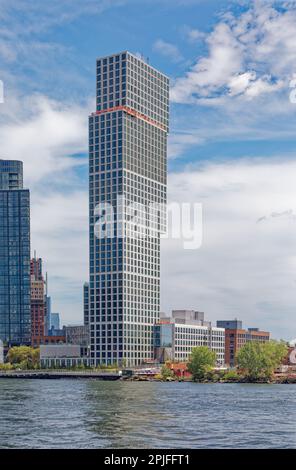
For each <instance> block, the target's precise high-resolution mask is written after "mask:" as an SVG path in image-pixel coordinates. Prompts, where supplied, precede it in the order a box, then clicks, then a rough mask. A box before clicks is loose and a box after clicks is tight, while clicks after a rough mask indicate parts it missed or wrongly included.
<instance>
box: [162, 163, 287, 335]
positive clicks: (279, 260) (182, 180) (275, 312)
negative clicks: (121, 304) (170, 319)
mask: <svg viewBox="0 0 296 470" xmlns="http://www.w3.org/2000/svg"><path fill="white" fill-rule="evenodd" d="M295 174H296V163H295V161H292V160H284V159H281V158H279V159H275V160H269V161H268V160H263V159H257V160H249V159H242V160H233V161H231V160H230V161H228V162H225V163H217V164H213V163H206V164H204V165H203V166H200V167H199V168H193V167H191V168H188V169H187V170H186V169H185V170H184V171H183V172H181V173H172V174H170V175H169V200H170V201H171V202H172V201H179V202H184V201H188V202H200V203H202V204H203V244H202V247H201V248H200V249H198V250H184V249H183V244H182V242H181V241H178V240H162V287H163V292H162V299H163V305H162V308H163V310H164V311H167V312H169V311H170V310H171V309H172V308H194V309H197V310H202V311H205V312H206V316H207V317H208V318H210V319H211V320H212V321H215V320H216V319H224V318H226V319H227V318H234V317H238V318H241V319H242V320H244V323H245V325H246V326H259V327H262V328H267V329H270V330H271V331H272V333H273V335H274V336H275V337H278V338H279V337H285V338H287V339H288V338H289V337H291V335H292V336H293V333H292V332H291V328H293V325H294V323H295V322H294V318H295V304H296V290H295V282H294V280H295V269H296V257H295V249H296V236H295V235H296V221H295V217H294V216H293V215H294V214H295V212H296V191H295ZM265 214H267V217H265V218H264V222H261V223H257V221H258V219H259V218H260V217H262V216H264V215H265ZM295 333H296V330H295ZM294 336H295V334H294Z"/></svg>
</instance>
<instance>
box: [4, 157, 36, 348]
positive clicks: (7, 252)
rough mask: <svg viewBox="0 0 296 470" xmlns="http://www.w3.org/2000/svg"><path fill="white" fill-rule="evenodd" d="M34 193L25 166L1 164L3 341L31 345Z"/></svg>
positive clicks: (12, 163)
mask: <svg viewBox="0 0 296 470" xmlns="http://www.w3.org/2000/svg"><path fill="white" fill-rule="evenodd" d="M30 319H31V310H30V193H29V190H27V189H23V164H22V162H19V161H10V160H9V161H7V160H0V339H1V340H2V341H3V342H4V343H6V344H10V345H19V344H30V333H31V331H30Z"/></svg>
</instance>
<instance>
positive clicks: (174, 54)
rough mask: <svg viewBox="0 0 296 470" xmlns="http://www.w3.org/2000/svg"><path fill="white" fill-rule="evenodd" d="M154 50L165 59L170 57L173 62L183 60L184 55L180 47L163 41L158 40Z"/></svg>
mask: <svg viewBox="0 0 296 470" xmlns="http://www.w3.org/2000/svg"><path fill="white" fill-rule="evenodd" d="M153 48H154V50H155V51H157V52H159V53H160V54H162V55H164V56H165V57H168V58H169V59H171V60H172V61H173V62H179V61H180V60H182V55H181V53H180V51H179V49H178V47H177V46H175V45H174V44H171V43H169V42H166V41H164V40H163V39H158V40H157V41H155V43H154V45H153Z"/></svg>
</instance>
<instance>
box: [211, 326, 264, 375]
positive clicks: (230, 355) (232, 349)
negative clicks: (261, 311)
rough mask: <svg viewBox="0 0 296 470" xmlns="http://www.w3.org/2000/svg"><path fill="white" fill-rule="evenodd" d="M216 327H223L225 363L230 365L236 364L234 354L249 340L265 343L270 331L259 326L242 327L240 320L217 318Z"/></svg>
mask: <svg viewBox="0 0 296 470" xmlns="http://www.w3.org/2000/svg"><path fill="white" fill-rule="evenodd" d="M217 327H219V328H225V364H227V365H229V366H230V367H234V366H235V365H236V355H237V353H238V352H239V350H240V349H241V348H242V347H243V346H244V345H245V344H246V343H247V342H249V341H259V342H261V343H266V342H267V341H269V339H270V333H269V332H267V331H261V330H259V328H249V329H248V330H245V329H243V327H242V322H241V321H240V320H237V319H235V320H219V321H217Z"/></svg>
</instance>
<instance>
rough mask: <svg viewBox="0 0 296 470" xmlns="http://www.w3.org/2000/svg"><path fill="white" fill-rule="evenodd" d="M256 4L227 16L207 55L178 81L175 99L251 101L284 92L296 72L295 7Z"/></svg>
mask: <svg viewBox="0 0 296 470" xmlns="http://www.w3.org/2000/svg"><path fill="white" fill-rule="evenodd" d="M277 4H278V2H272V1H270V2H266V1H263V0H256V1H254V2H251V5H250V4H249V3H248V5H249V8H248V9H247V10H243V11H242V12H241V13H240V14H238V15H234V14H233V13H232V12H231V11H230V12H228V13H227V14H225V15H223V16H222V18H221V20H220V22H218V23H217V24H216V26H215V27H214V29H213V31H212V32H211V33H210V34H208V36H207V37H206V44H207V47H208V53H207V55H205V56H203V57H201V58H199V59H198V60H197V61H196V63H195V65H194V66H193V67H191V69H190V70H189V71H188V72H187V73H186V74H185V75H184V76H183V77H180V78H178V79H177V80H176V81H175V83H174V85H173V88H172V92H171V97H172V100H173V101H175V102H178V103H192V102H198V101H199V100H200V99H201V98H205V97H206V98H208V99H210V98H216V96H217V94H219V96H227V95H228V96H230V97H234V96H238V95H240V96H241V95H243V96H245V97H246V98H247V99H251V98H256V97H257V96H259V95H263V94H265V93H271V92H274V91H277V90H280V89H282V88H283V87H284V85H285V84H287V83H288V81H289V79H290V78H291V75H292V74H293V72H294V67H295V61H296V51H295V47H294V40H293V38H294V37H295V34H296V9H295V3H293V4H289V3H288V4H283V3H282V4H281V5H280V8H279V7H277Z"/></svg>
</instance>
